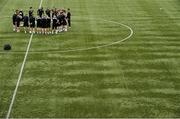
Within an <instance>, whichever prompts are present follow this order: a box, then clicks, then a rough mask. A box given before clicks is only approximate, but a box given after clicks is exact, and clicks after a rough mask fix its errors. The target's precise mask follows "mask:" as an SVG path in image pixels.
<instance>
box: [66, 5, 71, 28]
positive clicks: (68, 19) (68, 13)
mask: <svg viewBox="0 0 180 119" xmlns="http://www.w3.org/2000/svg"><path fill="white" fill-rule="evenodd" d="M66 18H67V22H68V26H69V28H71V12H70V9H69V8H68V12H67V17H66Z"/></svg>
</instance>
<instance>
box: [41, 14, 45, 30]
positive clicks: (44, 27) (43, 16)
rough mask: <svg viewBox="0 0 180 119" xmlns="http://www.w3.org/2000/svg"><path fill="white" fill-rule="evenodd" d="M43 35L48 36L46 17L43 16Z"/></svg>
mask: <svg viewBox="0 0 180 119" xmlns="http://www.w3.org/2000/svg"><path fill="white" fill-rule="evenodd" d="M41 22H42V34H46V16H45V15H43V16H42V21H41Z"/></svg>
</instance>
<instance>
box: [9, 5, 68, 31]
mask: <svg viewBox="0 0 180 119" xmlns="http://www.w3.org/2000/svg"><path fill="white" fill-rule="evenodd" d="M12 21H13V31H16V32H20V26H23V27H24V32H25V33H28V32H29V33H37V34H57V33H59V32H66V31H67V30H68V28H71V12H70V9H69V8H68V9H67V11H66V10H65V9H56V8H54V9H52V10H50V9H46V10H45V11H44V9H43V7H41V8H39V9H38V10H37V17H35V16H34V10H33V8H32V7H30V9H29V14H25V15H24V12H23V10H16V11H15V13H14V14H13V17H12Z"/></svg>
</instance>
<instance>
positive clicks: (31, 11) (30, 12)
mask: <svg viewBox="0 0 180 119" xmlns="http://www.w3.org/2000/svg"><path fill="white" fill-rule="evenodd" d="M33 12H34V10H33V8H32V7H30V8H29V17H31V16H33Z"/></svg>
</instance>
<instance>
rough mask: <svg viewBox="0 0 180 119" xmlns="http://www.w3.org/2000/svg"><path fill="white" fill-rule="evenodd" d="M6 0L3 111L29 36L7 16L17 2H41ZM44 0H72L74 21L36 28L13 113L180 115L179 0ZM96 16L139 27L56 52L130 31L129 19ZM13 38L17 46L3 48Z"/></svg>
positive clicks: (63, 2)
mask: <svg viewBox="0 0 180 119" xmlns="http://www.w3.org/2000/svg"><path fill="white" fill-rule="evenodd" d="M0 3H1V4H0V14H1V17H2V18H1V21H0V46H1V50H0V61H1V63H0V117H1V118H3V117H5V116H6V114H7V111H8V107H9V104H10V101H11V97H12V93H13V91H14V88H15V85H16V81H17V78H18V74H19V70H20V67H21V64H22V61H23V58H24V54H25V50H26V47H27V44H28V40H29V38H30V35H28V34H23V33H13V32H12V29H11V19H10V18H6V16H11V15H12V13H13V11H12V9H16V8H22V9H25V10H26V11H27V10H28V8H29V7H30V6H33V8H35V9H37V8H38V6H39V4H40V0H28V1H24V0H0ZM43 6H44V8H46V7H49V8H52V7H53V6H55V7H57V8H58V7H59V8H62V7H70V8H71V9H72V14H73V20H72V21H73V25H72V29H70V31H69V32H67V33H63V34H59V35H50V36H39V35H34V37H33V40H32V46H31V49H30V52H29V55H28V60H27V63H26V66H25V69H24V73H23V77H22V80H21V83H20V86H19V89H18V92H17V97H16V100H15V103H14V106H13V110H12V113H11V117H14V118H18V117H32V118H36V117H50V118H51V117H180V73H179V72H180V62H179V61H180V54H179V52H180V47H179V46H180V41H179V39H180V34H179V31H180V22H179V18H180V13H179V11H180V7H179V6H180V2H179V1H178V0H112V1H110V0H43ZM160 8H162V9H160ZM3 16H5V17H3ZM88 18H89V19H88ZM95 18H103V19H106V20H113V21H117V22H121V23H125V24H127V25H129V26H131V27H132V29H133V30H134V32H135V34H134V35H133V37H131V38H130V39H129V40H128V41H126V42H123V43H120V44H117V45H114V46H110V47H106V48H102V49H95V50H89V51H81V52H68V53H60V52H57V51H63V50H69V49H78V48H89V47H94V46H98V45H104V44H107V43H112V42H114V41H117V40H121V39H123V38H124V37H126V36H127V35H128V34H129V31H128V29H126V28H124V27H122V26H119V25H117V24H111V23H107V22H103V21H98V20H94V19H95ZM6 43H10V44H11V45H12V48H13V50H12V51H10V52H4V51H3V50H2V49H3V45H4V44H6ZM19 51H20V52H19ZM36 51H39V52H40V51H46V52H42V53H35V52H36ZM47 52H49V53H47Z"/></svg>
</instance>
